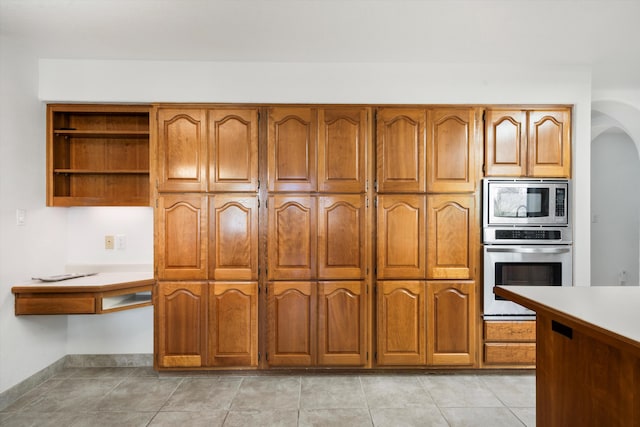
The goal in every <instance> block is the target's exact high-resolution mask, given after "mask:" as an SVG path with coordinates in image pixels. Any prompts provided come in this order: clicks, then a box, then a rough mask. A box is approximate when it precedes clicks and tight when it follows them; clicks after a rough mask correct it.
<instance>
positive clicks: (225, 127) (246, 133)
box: [208, 108, 258, 191]
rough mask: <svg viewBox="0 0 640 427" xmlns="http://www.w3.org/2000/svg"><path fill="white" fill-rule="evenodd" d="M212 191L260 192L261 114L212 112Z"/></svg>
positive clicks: (210, 166) (221, 110)
mask: <svg viewBox="0 0 640 427" xmlns="http://www.w3.org/2000/svg"><path fill="white" fill-rule="evenodd" d="M208 114H209V127H208V130H209V191H257V189H258V110H257V109H256V108H245V109H223V108H217V109H215V110H209V111H208Z"/></svg>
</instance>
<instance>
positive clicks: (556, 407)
mask: <svg viewBox="0 0 640 427" xmlns="http://www.w3.org/2000/svg"><path fill="white" fill-rule="evenodd" d="M494 292H495V294H496V295H499V296H502V297H504V298H507V299H509V300H511V301H514V302H516V303H518V304H521V305H523V306H525V307H527V308H529V309H531V310H534V311H535V312H536V316H537V326H536V329H537V330H536V333H537V350H536V359H537V362H536V419H537V421H536V422H537V425H542V426H561V425H562V426H566V425H580V426H602V425H607V426H640V287H630V286H602V287H553V286H549V287H546V286H545V287H542V286H541V287H534V286H497V287H495V288H494Z"/></svg>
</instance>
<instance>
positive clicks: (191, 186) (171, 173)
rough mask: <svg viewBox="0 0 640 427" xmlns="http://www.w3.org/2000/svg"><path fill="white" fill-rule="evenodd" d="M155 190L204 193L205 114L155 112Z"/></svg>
mask: <svg viewBox="0 0 640 427" xmlns="http://www.w3.org/2000/svg"><path fill="white" fill-rule="evenodd" d="M157 119H158V135H157V137H158V147H157V156H158V171H157V173H158V176H157V179H158V182H157V187H158V191H160V192H163V191H176V192H180V191H192V192H199V191H206V190H207V139H206V134H207V131H206V112H205V110H200V109H164V108H160V109H159V110H158V115H157Z"/></svg>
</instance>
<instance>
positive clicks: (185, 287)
mask: <svg viewBox="0 0 640 427" xmlns="http://www.w3.org/2000/svg"><path fill="white" fill-rule="evenodd" d="M206 288H207V283H206V282H159V283H158V285H157V287H156V293H155V296H154V298H155V312H154V313H155V324H156V350H155V352H156V355H157V359H156V362H157V365H158V366H159V367H162V368H178V367H179V368H187V367H202V366H204V365H205V364H206V342H207V327H206V326H207V290H206Z"/></svg>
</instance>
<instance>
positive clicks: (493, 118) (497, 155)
mask: <svg viewBox="0 0 640 427" xmlns="http://www.w3.org/2000/svg"><path fill="white" fill-rule="evenodd" d="M484 123H485V124H484V126H485V138H486V139H485V143H484V156H485V168H486V169H485V175H486V176H526V174H527V160H526V159H527V113H526V112H525V111H518V110H487V111H486V112H485V116H484Z"/></svg>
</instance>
